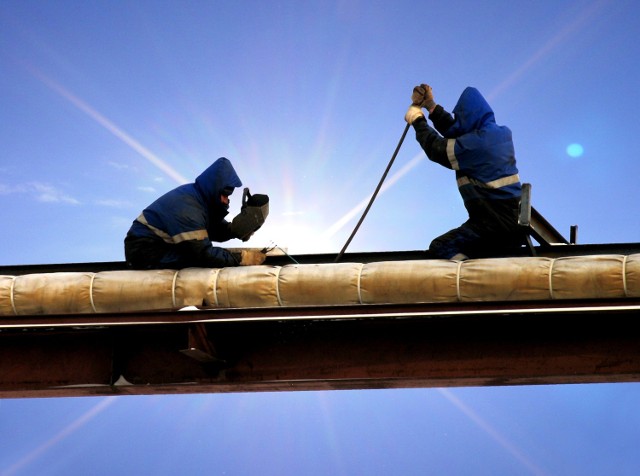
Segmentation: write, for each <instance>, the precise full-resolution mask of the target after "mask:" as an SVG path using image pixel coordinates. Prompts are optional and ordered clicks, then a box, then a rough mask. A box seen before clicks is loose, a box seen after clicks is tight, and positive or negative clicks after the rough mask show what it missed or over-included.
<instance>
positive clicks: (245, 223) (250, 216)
mask: <svg viewBox="0 0 640 476" xmlns="http://www.w3.org/2000/svg"><path fill="white" fill-rule="evenodd" d="M268 215H269V196H268V195H263V194H258V193H257V194H255V195H251V193H250V192H249V188H248V187H247V188H245V189H244V191H243V193H242V207H241V208H240V213H239V214H238V215H236V217H235V218H234V219H233V221H232V222H231V225H230V227H231V232H232V233H233V234H234V235H235V236H236V237H238V238H240V239H241V240H242V241H247V240H248V239H249V238H251V235H253V234H254V233H255V232H256V231H257V230H258V229H259V228H260V227H261V226H262V224H263V223H264V222H265V220H266V219H267V216H268Z"/></svg>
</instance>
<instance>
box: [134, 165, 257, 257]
mask: <svg viewBox="0 0 640 476" xmlns="http://www.w3.org/2000/svg"><path fill="white" fill-rule="evenodd" d="M241 186H242V182H241V181H240V178H239V177H238V174H237V173H236V171H235V170H234V168H233V165H231V162H230V161H229V160H228V159H226V158H224V157H222V158H220V159H218V160H216V161H215V162H214V163H213V164H211V165H210V166H209V167H208V168H207V169H206V170H205V171H204V172H202V173H201V174H200V175H199V176H198V178H196V180H195V182H194V183H189V184H185V185H181V186H179V187H177V188H175V189H173V190H171V191H170V192H167V193H166V194H164V195H163V196H161V197H160V198H158V199H157V200H156V201H155V202H153V203H152V204H151V205H149V206H148V207H147V208H145V209H144V211H143V212H142V213H141V214H140V216H139V217H138V218H136V219H135V220H134V221H133V224H132V225H131V228H130V229H129V232H128V233H127V236H126V238H125V240H124V252H125V257H126V260H127V265H128V266H129V267H130V268H133V269H182V268H189V267H200V268H222V267H227V266H238V265H241V266H245V265H258V264H262V263H263V262H264V260H265V257H266V256H265V254H264V253H262V252H261V251H258V250H252V249H246V250H241V251H238V252H234V253H232V252H230V251H229V250H226V249H224V248H219V247H216V246H213V245H212V241H215V242H223V241H227V240H230V239H232V238H238V239H241V240H242V241H247V240H248V239H249V238H250V237H251V236H252V235H253V233H254V232H255V231H256V230H258V228H260V227H261V226H262V224H263V223H264V221H265V219H266V218H267V215H268V214H269V197H268V196H267V195H258V194H256V195H253V196H252V195H251V194H250V193H249V189H245V191H244V195H243V203H242V209H241V212H240V214H238V216H236V217H235V218H234V219H233V221H232V222H231V223H229V222H228V221H226V220H225V217H226V216H227V214H228V213H229V211H228V210H229V196H230V195H231V194H232V193H233V191H234V189H236V188H238V187H241Z"/></svg>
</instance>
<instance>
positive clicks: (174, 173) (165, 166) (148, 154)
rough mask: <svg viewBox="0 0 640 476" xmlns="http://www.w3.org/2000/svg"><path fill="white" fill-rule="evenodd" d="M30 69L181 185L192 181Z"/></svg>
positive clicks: (64, 90) (95, 112) (82, 102)
mask: <svg viewBox="0 0 640 476" xmlns="http://www.w3.org/2000/svg"><path fill="white" fill-rule="evenodd" d="M28 70H29V71H30V72H31V74H33V75H34V76H35V77H36V78H38V79H39V80H40V81H42V82H43V83H44V84H45V85H47V86H48V87H49V88H51V89H52V90H53V91H55V92H56V93H58V94H59V95H60V96H62V97H63V98H65V99H66V100H67V101H69V102H70V103H71V104H73V105H74V106H75V107H77V108H78V109H79V110H81V111H82V112H84V113H85V114H86V115H87V116H89V117H90V118H91V119H93V120H94V121H96V122H97V123H98V124H100V125H101V126H102V127H104V128H105V129H106V130H107V131H109V132H111V133H112V134H113V135H114V136H116V137H117V138H118V139H120V140H121V141H122V142H124V143H125V144H127V145H128V146H129V147H131V148H132V149H133V150H135V151H136V152H137V153H139V154H140V155H141V156H142V157H144V158H145V159H147V160H148V161H149V162H151V163H152V164H153V165H155V166H156V167H158V168H159V169H160V170H161V171H162V172H164V173H165V174H166V175H167V176H168V177H169V178H171V179H173V180H175V181H176V182H177V183H178V184H179V185H182V184H184V183H188V182H190V181H189V180H187V179H186V178H185V177H183V176H182V175H181V174H180V173H178V172H177V171H176V170H175V169H174V168H173V167H171V166H170V165H169V164H167V163H166V162H165V161H164V160H162V159H161V158H160V157H158V156H157V155H155V154H154V153H153V152H151V151H150V150H149V149H147V148H146V147H144V146H143V145H142V144H140V143H139V142H138V141H137V140H135V139H134V138H133V137H131V136H130V135H129V134H127V133H126V132H124V131H123V130H122V129H120V128H119V127H118V126H116V125H115V124H114V123H113V122H111V121H110V120H109V119H107V118H106V117H104V116H103V115H102V114H100V113H99V112H98V111H96V110H95V109H94V108H92V107H91V106H89V105H88V104H87V103H86V102H84V101H83V100H81V99H80V98H78V97H77V96H75V95H74V94H72V93H71V92H69V91H68V90H66V89H65V88H63V87H62V86H61V85H60V84H58V83H56V82H55V81H53V80H52V79H50V78H48V77H46V76H45V75H44V74H42V73H41V72H40V71H38V70H36V69H35V68H33V67H29V68H28Z"/></svg>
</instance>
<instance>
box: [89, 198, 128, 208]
mask: <svg viewBox="0 0 640 476" xmlns="http://www.w3.org/2000/svg"><path fill="white" fill-rule="evenodd" d="M95 203H96V205H98V206H101V207H107V208H130V207H132V206H133V204H132V203H131V202H129V201H126V200H113V199H107V200H96V202H95Z"/></svg>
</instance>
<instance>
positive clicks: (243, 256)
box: [238, 250, 267, 266]
mask: <svg viewBox="0 0 640 476" xmlns="http://www.w3.org/2000/svg"><path fill="white" fill-rule="evenodd" d="M239 255H240V256H239V259H238V263H239V264H240V266H257V265H260V264H262V263H264V260H265V259H266V258H267V255H266V254H265V253H263V252H262V251H260V250H242V251H241V252H240V253H239Z"/></svg>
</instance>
